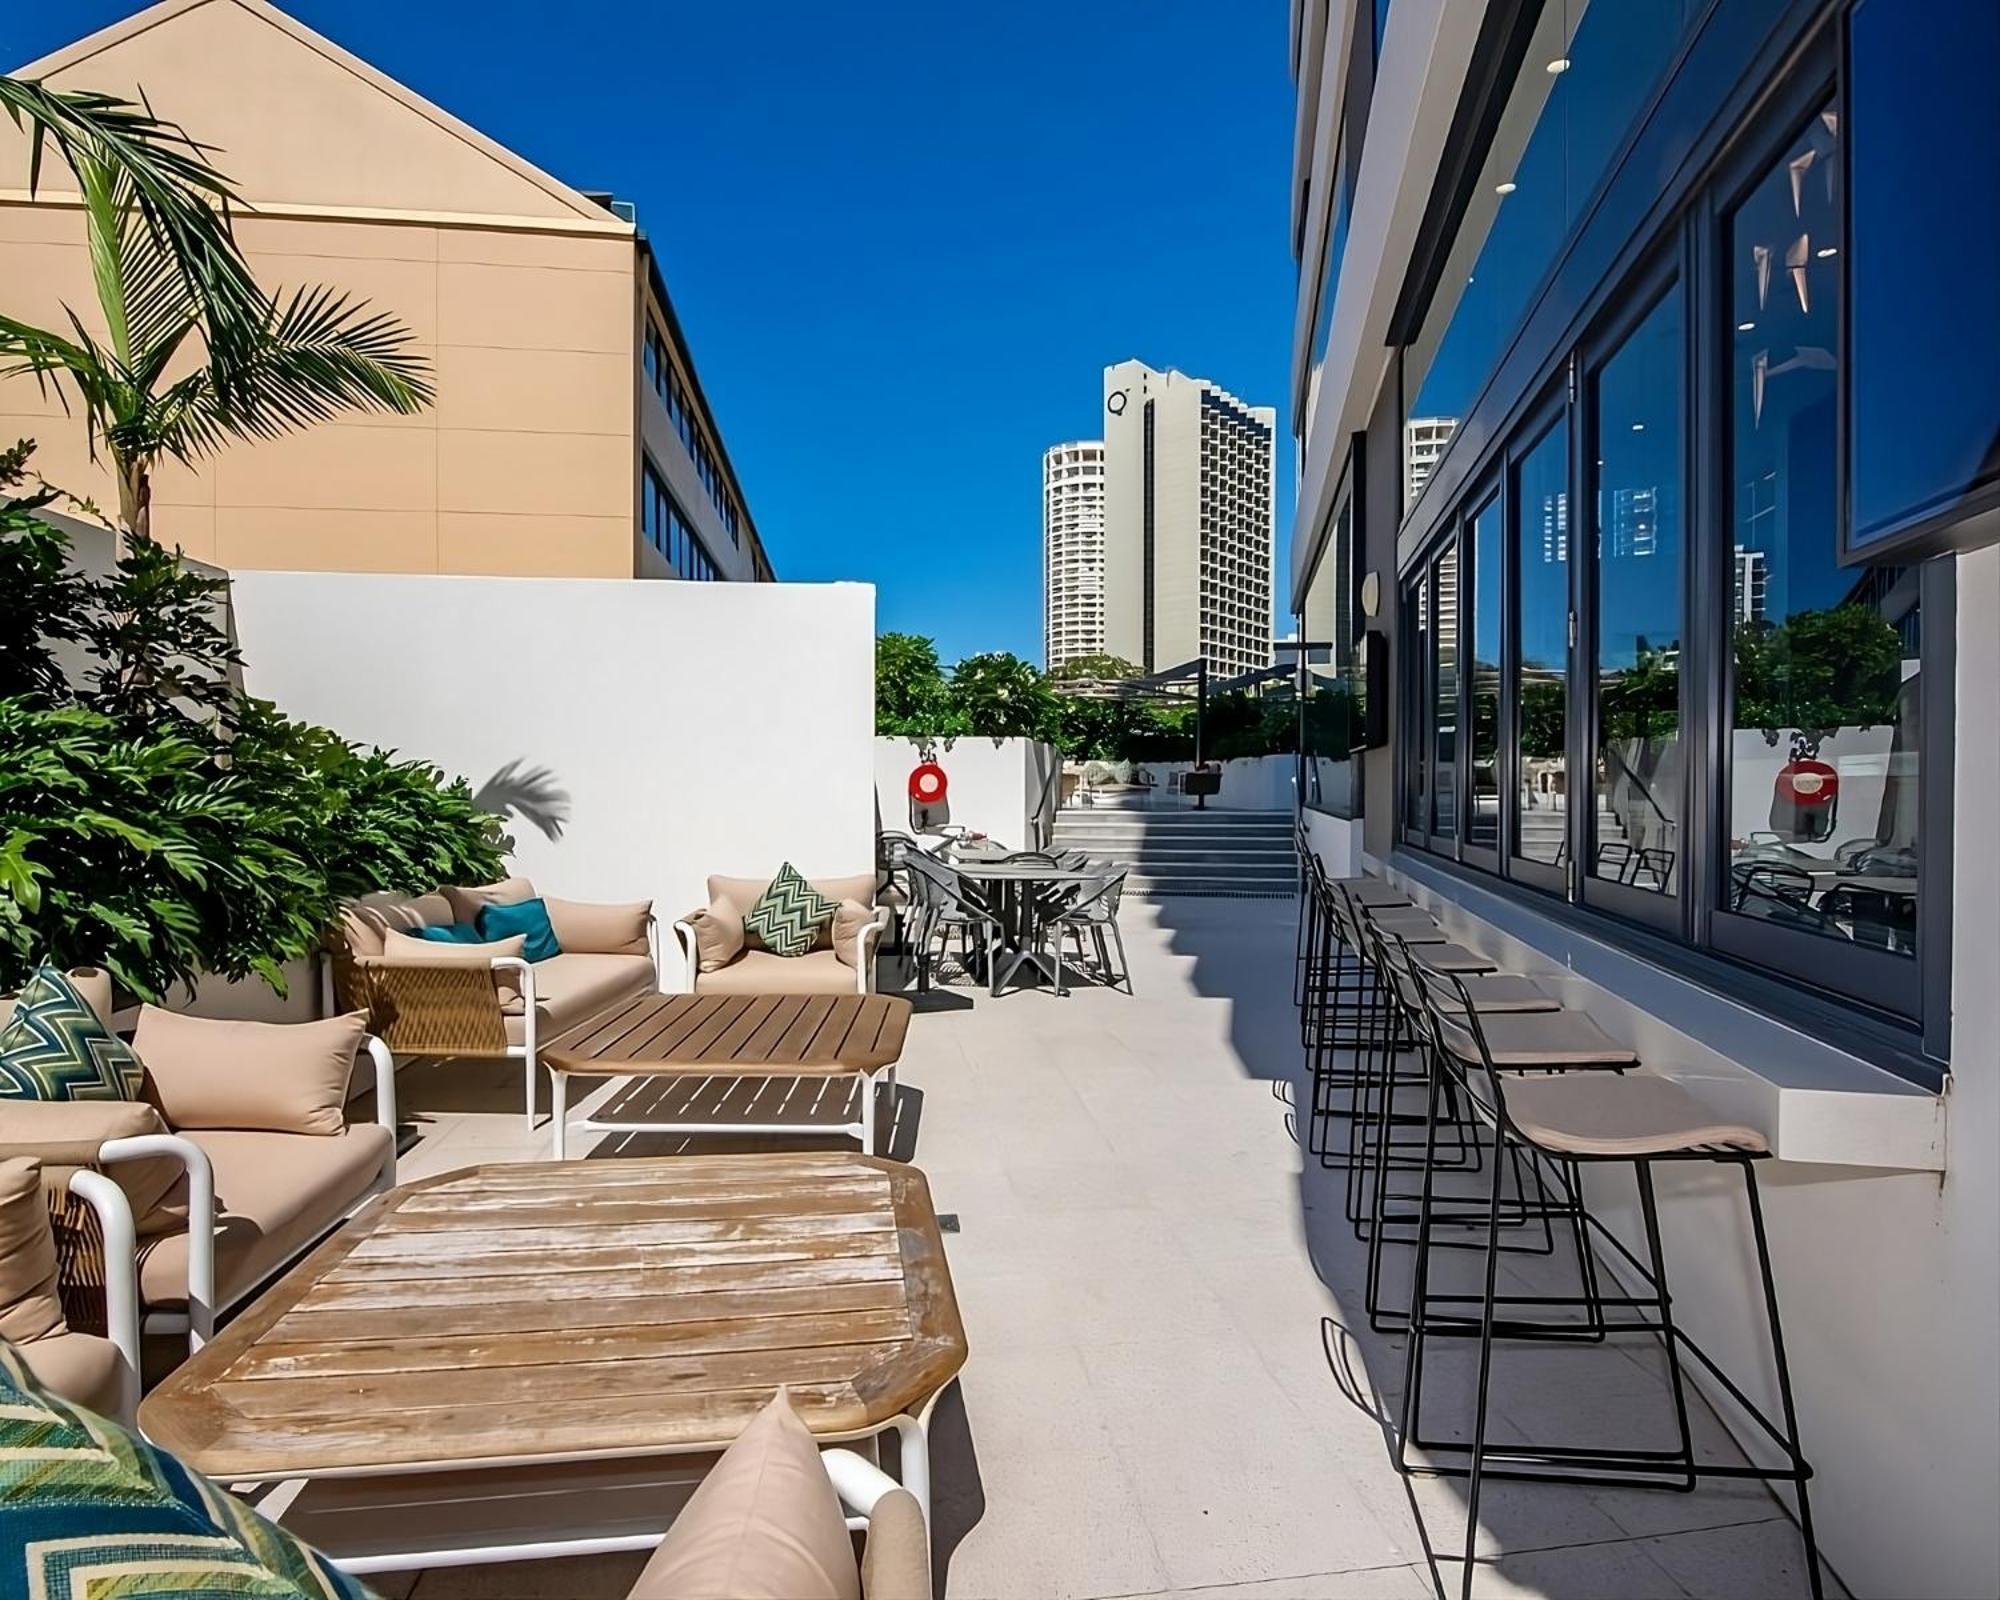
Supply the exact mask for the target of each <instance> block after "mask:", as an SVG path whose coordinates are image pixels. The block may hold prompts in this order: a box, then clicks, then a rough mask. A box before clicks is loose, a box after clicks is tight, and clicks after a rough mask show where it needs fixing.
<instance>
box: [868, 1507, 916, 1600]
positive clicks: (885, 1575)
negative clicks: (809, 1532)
mask: <svg viewBox="0 0 2000 1600" xmlns="http://www.w3.org/2000/svg"><path fill="white" fill-rule="evenodd" d="M930 1556H931V1534H930V1529H928V1528H926V1527H925V1526H924V1511H923V1507H922V1506H920V1505H918V1504H917V1497H916V1496H915V1495H913V1494H911V1493H910V1491H909V1490H908V1489H891V1490H890V1491H889V1492H888V1493H887V1494H885V1495H883V1496H882V1498H881V1499H880V1500H877V1501H876V1502H875V1509H874V1510H873V1511H871V1512H869V1513H868V1540H867V1543H866V1544H864V1545H863V1546H862V1549H861V1592H862V1594H863V1595H864V1596H866V1597H867V1600H931V1560H930Z"/></svg>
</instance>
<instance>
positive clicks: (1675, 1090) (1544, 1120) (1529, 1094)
mask: <svg viewBox="0 0 2000 1600" xmlns="http://www.w3.org/2000/svg"><path fill="white" fill-rule="evenodd" d="M1506 1095H1507V1117H1508V1120H1509V1121H1511V1122H1512V1123H1513V1124H1514V1126H1515V1127H1516V1128H1517V1129H1518V1130H1519V1131H1520V1133H1521V1135H1522V1137H1523V1138H1526V1139H1528V1140H1530V1141H1532V1142H1533V1143H1535V1144H1538V1145H1540V1146H1541V1147H1542V1148H1543V1149H1545V1150H1558V1151H1561V1152H1562V1153H1564V1154H1565V1155H1577V1156H1623V1157H1632V1156H1660V1155H1671V1154H1675V1153H1677V1152H1679V1151H1683V1150H1698V1149H1701V1148H1702V1147H1703V1146H1706V1145H1720V1146H1722V1147H1724V1148H1725V1149H1729V1150H1752V1151H1763V1150H1767V1149H1768V1148H1769V1146H1768V1145H1767V1144H1766V1143H1765V1140H1764V1136H1763V1135H1762V1134H1761V1133H1759V1132H1758V1131H1757V1130H1756V1129H1755V1128H1746V1127H1743V1126H1741V1125H1740V1124H1738V1123H1734V1122H1724V1121H1722V1120H1721V1119H1719V1118H1718V1117H1716V1116H1715V1114H1714V1113H1713V1112H1711V1111H1710V1110H1709V1109H1708V1107H1706V1106H1704V1105H1703V1104H1702V1103H1701V1102H1700V1101H1699V1100H1697V1099H1695V1097H1694V1096H1693V1095H1691V1094H1689V1093H1688V1092H1687V1090H1685V1089H1683V1088H1682V1087H1681V1086H1680V1085H1679V1084H1677V1083H1674V1082H1673V1081H1671V1080H1670V1079H1667V1078H1658V1077H1654V1076H1653V1075H1652V1074H1650V1073H1644V1072H1637V1073H1631V1074H1628V1075H1625V1076H1618V1075H1614V1074H1611V1073H1598V1072H1592V1073H1558V1074H1556V1075H1555V1076H1553V1077H1547V1078H1509V1079H1508V1080H1507V1088H1506Z"/></svg>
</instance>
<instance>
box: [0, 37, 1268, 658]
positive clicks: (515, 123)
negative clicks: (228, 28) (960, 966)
mask: <svg viewBox="0 0 2000 1600" xmlns="http://www.w3.org/2000/svg"><path fill="white" fill-rule="evenodd" d="M134 9H136V6H135V5H133V4H131V3H129V0H40V3H38V4H35V5H32V6H19V7H9V8H7V14H6V15H4V16H0V63H5V64H6V65H10V66H11V65H16V64H19V63H21V62H24V61H27V60H30V59H32V58H34V57H35V56H37V55H39V54H41V53H43V52H45V51H47V50H49V49H52V48H54V47H55V46H57V45H60V44H63V43H66V42H68V41H69V40H71V39H73V38H76V37H78V36H79V35H81V34H83V33H86V32H88V31H90V30H92V29H94V28H98V27H101V26H103V25H104V24H105V23H107V22H110V21H114V20H116V19H117V18H119V17H121V16H124V15H126V14H128V13H129V12H131V11H132V10H134ZM287 9H289V10H291V11H292V12H293V13H294V14H295V15H297V16H298V17H300V18H301V19H302V20H303V21H305V22H306V23H308V24H309V25H310V26H312V27H314V28H317V29H318V30H320V31H321V32H323V33H326V34H328V35H329V36H331V37H332V38H334V39H335V40H337V41H338V42H339V43H341V44H343V45H345V46H346V47H347V48H349V49H351V50H353V51H355V52H357V53H358V54H360V55H363V56H365V57H367V58H368V59H369V60H371V61H373V62H374V63H375V64H376V65H378V66H380V67H381V68H382V69H383V70H384V71H386V72H388V73H390V74H391V75H392V76H394V77H397V78H399V79H401V80H402V81H403V82H405V83H407V84H409V85H410V86H411V87H413V88H414V89H416V90H417V91H418V92H420V93H422V94H424V95H426V96H428V97H429V98H431V99H433V100H435V101H437V102H438V103H439V104H441V105H443V106H444V107H445V108H446V109H448V110H450V111H452V112H454V113H455V114H457V115H458V116H460V117H463V118H465V119H466V120H467V121H469V122H471V123H473V124H475V125H476V126H478V127H480V128H481V129H483V130H484V131H486V132H487V133H489V134H491V135H492V136H493V137H494V138H496V139H498V140H500V141H501V142H502V143H504V144H507V145H509V146H511V147H513V148H514V149H516V150H518V151H520V152H521V153H522V154H523V155H525V156H527V157H528V158H529V159H530V160H532V161H534V162H536V163H537V164H539V165H541V166H543V167H545V168H547V169H548V170H549V171H551V172H553V173H554V174H556V176H558V177H560V178H562V179H564V180H565V181H567V182H569V183H571V184H574V185H576V186H577V187H579V188H592V189H610V190H613V191H615V192H616V193H618V194H619V195H620V196H623V197H626V198H629V199H631V200H633V201H634V202H636V203H637V205H638V207H639V217H640V222H641V224H642V225H643V226H644V227H645V229H646V231H647V233H648V234H649V236H650V237H651V238H652V240H653V242H654V245H655V247H656V248H657V249H658V251H659V252H660V256H661V259H662V261H663V263H664V265H665V269H666V275H667V282H668V287H669V290H670V292H671V293H672V295H673V297H674V302H675V305H676V307H677V308H678V309H679V311H680V314H681V317H682V320H683V323H684V325H685V326H686V328H687V330H688V337H689V339H690V340H691V342H692V344H693V346H694V352H695V359H696V362H697V364H698V366H699V367H700V370H701V374H702V381H703V383H704V385H705V386H706V388H707V390H708V393H709V396H710V399H711V401H712V402H713V403H714V405H715V406H716V408H717V411H718V413H719V416H720V421H721V425H722V430H723V434H724V437H725V439H726V441H727V443H728V447H729V451H730V454H731V457H732V458H733V459H734V461H735V463H736V467H737V471H738V473H739V475H740V476H741V478H742V480H743V483H744V487H745V490H746V492H747V494H748V497H749V500H750V505H751V510H752V513H753V515H754V516H755V518H756V521H757V524H758V526H759V528H760V529H761V530H762V532H763V534H764V537H765V540H766V542H767V544H768V545H769V547H770V550H771V555H772V560H773V562H774V564H775V565H776V567H777V570H778V573H779V575H780V576H781V577H783V578H792V579H802V580H811V579H835V578H859V579H866V580H869V581H872V582H874V583H875V584H877V585H878V587H879V591H880V610H879V621H880V625H881V626H882V627H884V628H898V629H905V630H910V631H914V632H920V633H928V634H930V635H932V636H933V637H935V638H936V639H937V641H938V645H939V648H940V650H941V651H942V652H943V654H944V656H945V658H946V659H947V660H952V659H955V658H956V657H957V656H959V655H961V654H965V653H969V652H971V651H974V650H985V649H1011V650H1016V651H1019V652H1020V653H1022V654H1023V655H1027V656H1029V657H1031V658H1034V659H1039V656H1040V650H1041V609H1040V608H1041V567H1040V550H1039V543H1040V511H1039V501H1040V478H1039V474H1040V457H1041V451H1042V450H1043V448H1044V447H1045V446H1047V445H1049V444H1051V443H1054V442H1055V441H1057V440H1059V439H1069V438H1076V437H1092V436H1095V434H1096V432H1097V416H1098V409H1099V404H1100V400H1099V383H1100V377H1099V374H1100V369H1101V368H1102V367H1103V366H1104V365H1105V364H1106V363H1107V362H1110V361H1115V360H1121V359H1123V358H1125V357H1127V356H1137V357H1139V358H1140V359H1141V360H1144V361H1148V362H1151V363H1152V364H1154V365H1155V366H1177V367H1180V368H1181V369H1183V370H1184V371H1188V372H1193V373H1198V374H1200V375H1202V376H1204V377H1210V378H1214V379H1215V380H1216V381H1218V382H1220V383H1222V384H1225V385H1226V386H1228V387H1229V388H1231V389H1233V390H1235V391H1236V392H1237V393H1238V394H1240V395H1242V396H1243V397H1244V398H1245V399H1246V400H1248V401H1250V402H1252V403H1254V404H1259V405H1272V406H1276V407H1278V408H1279V413H1280V416H1281V418H1283V419H1286V420H1285V421H1283V422H1281V426H1280V429H1279V434H1280V438H1281V440H1282V441H1283V444H1282V449H1283V451H1284V455H1283V458H1282V459H1281V461H1280V463H1279V470H1278V480H1279V518H1278V527H1279V535H1280V540H1281V542H1282V541H1283V539H1284V537H1285V535H1286V533H1287V532H1288V530H1289V528H1290V522H1291V500H1292V493H1291V488H1292V462H1291V459H1290V449H1291V447H1290V442H1289V421H1288V417H1289V413H1288V407H1287V403H1286V397H1285V387H1286V377H1287V373H1286V368H1287V362H1288V350H1287V345H1288V342H1289V335H1290V330H1291V320H1292V304H1293V271H1294V269H1293V265H1292V261H1291V255H1290V251H1289V246H1288V241H1287V239H1286V226H1287V215H1286V204H1285V198H1286V186H1287V184H1288V182H1289V167H1290V150H1291V121H1292V101H1291V85H1290V82H1289V79H1288V76H1287V72H1286V62H1285V46H1286V37H1285V30H1286V10H1285V5H1284V3H1283V0H1231V3H1230V4H1227V5H1217V4H1215V3H1213V0H1066V3H1064V0H1013V3H1010V4H1007V5H1001V6H972V5H964V4H956V3H952V0H942V3H940V0H881V3H869V0H859V3H852V4H847V5H827V4H824V3H809V0H772V3H769V4H764V5H728V4H724V5H717V4H715V3H713V0H702V3H699V4H682V3H678V0H673V3H665V4H661V3H652V4H647V3H643V0H566V3H565V4H563V5H561V6H558V7H550V6H548V5H547V4H545V3H536V4H524V3H519V0H477V3H475V0H420V3H412V0H290V3H289V4H288V6H287ZM552 20H555V21H558V22H559V26H552V25H551V23H552ZM193 131H194V132H195V133H196V134H197V135H198V134H199V132H200V129H199V128H198V127H196V128H194V129H193ZM226 164H227V163H226V161H225V162H224V165H225V166H226ZM1280 570H1281V571H1283V570H1285V567H1284V564H1283V560H1282V557H1281V560H1280ZM1280 631H1281V632H1282V631H1284V630H1283V628H1282V627H1281V629H1280Z"/></svg>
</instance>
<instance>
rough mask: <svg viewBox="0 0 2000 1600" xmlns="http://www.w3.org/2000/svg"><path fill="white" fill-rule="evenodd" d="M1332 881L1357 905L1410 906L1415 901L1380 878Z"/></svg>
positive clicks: (1385, 907)
mask: <svg viewBox="0 0 2000 1600" xmlns="http://www.w3.org/2000/svg"><path fill="white" fill-rule="evenodd" d="M1333 881H1334V883H1335V884H1336V885H1338V886H1339V887H1340V888H1342V889H1345V890H1346V891H1347V898H1348V899H1350V900H1352V901H1353V902H1354V903H1355V904H1356V905H1358V906H1378V907H1381V908H1383V909H1385V910H1386V909H1387V908H1389V907H1391V906H1410V907H1412V908H1413V909H1414V906H1415V902H1414V901H1413V900H1411V899H1410V897H1409V896H1408V895H1406V894H1404V893H1403V891H1402V890H1401V889H1398V888H1397V887H1396V886H1395V885H1394V884H1393V883H1384V882H1383V881H1382V880H1381V879H1380V878H1335V879H1334V880H1333Z"/></svg>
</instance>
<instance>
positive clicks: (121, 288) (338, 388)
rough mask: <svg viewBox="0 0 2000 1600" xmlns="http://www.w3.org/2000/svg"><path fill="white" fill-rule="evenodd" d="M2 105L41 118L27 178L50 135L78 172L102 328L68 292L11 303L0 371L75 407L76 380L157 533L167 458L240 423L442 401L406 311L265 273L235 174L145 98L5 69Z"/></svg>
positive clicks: (127, 487)
mask: <svg viewBox="0 0 2000 1600" xmlns="http://www.w3.org/2000/svg"><path fill="white" fill-rule="evenodd" d="M0 109H4V110H5V111H6V112H7V114H8V116H9V117H10V118H11V119H12V120H13V122H14V124H15V126H16V127H20V128H23V129H25V130H26V131H27V132H28V133H29V135H30V155H29V173H28V183H29V189H30V192H33V191H34V190H35V189H36V187H37V186H38V184H39V182H40V176H41V165H42V159H43V156H44V154H45V152H46V151H48V150H51V149H52V150H53V151H54V152H55V154H56V155H57V157H58V158H59V159H60V160H61V161H62V162H63V163H64V165H66V166H67V167H68V168H69V169H70V171H71V172H72V173H73V174H74V175H75V177H76V181H77V187H78V191H79V193H80V194H81V196H82V201H83V211H84V223H85V234H86V238H87V241H88V244H89V258H90V265H91V276H92V279H93V282H94V285H95V288H96V292H97V303H98V310H99V312H100V314H101V320H102V332H101V333H93V332H92V331H91V329H90V328H88V327H86V326H85V324H84V322H83V319H82V318H80V317H79V316H77V314H76V313H75V312H74V311H68V308H67V307H65V310H66V311H68V316H69V324H70V325H69V328H68V330H67V331H58V330H56V329H50V328H38V327H35V326H32V325H31V324H28V323H24V322H20V321H17V320H16V319H14V318H12V317H9V316H7V315H5V314H4V313H0V378H4V377H13V376H17V375H22V374H27V373H32V374H34V375H35V377H36V379H37V381H39V382H41V383H44V384H48V383H50V382H52V381H53V383H54V385H55V387H56V389H57V392H58V393H59V394H60V395H61V396H62V398H63V403H64V405H65V406H68V405H69V403H70V399H71V396H72V394H73V395H74V397H75V399H76V401H77V402H78V403H79V404H80V405H81V407H82V409H83V413H84V419H85V422H86V425H87V426H88V429H89V437H90V449H91V454H92V456H93V457H95V456H96V454H97V451H98V449H99V447H100V446H101V447H102V448H103V449H104V451H105V453H106V454H107V455H108V456H109V457H110V460H111V465H112V469H113V471H114V472H115V473H116V475H117V479H118V505H119V515H120V520H121V522H122V523H123V524H124V526H125V527H126V528H127V529H128V530H129V531H130V532H131V533H133V534H135V535H137V536H138V537H140V538H145V539H150V538H151V537H152V474H153V469H154V467H155V466H157V465H158V463H159V462H160V460H161V458H162V457H166V458H170V459H172V460H175V461H180V462H183V463H188V464H192V463H193V462H196V461H198V460H200V459H201V458H203V457H205V456H209V455H213V454H214V453H215V452H216V451H217V450H219V449H221V447H222V446H223V445H224V444H226V443H228V442H229V441H230V440H231V439H242V438H270V437H272V436H274V435H277V434H281V433H287V432H290V431H292V430H294V429H297V428H304V427H309V426H311V425H312V424H313V423H315V422H320V421H324V420H325V419H327V418H329V417H332V416H335V415H338V414H339V413H341V412H343V411H356V410H362V411H389V412H411V411H417V410H420V409H422V408H423V407H424V406H426V405H428V404H429V403H430V401H431V399H432V395H433V390H432V387H431V381H430V364H429V362H428V361H426V360H425V359H424V358H423V357H422V356H421V355H418V354H417V353H416V352H415V351H413V350H412V349H411V348H410V345H411V342H412V335H411V333H410V331H409V330H408V329H407V328H406V327H405V326H404V325H403V324H402V323H401V322H399V321H397V320H396V318H395V317H393V316H391V315H389V314H388V313H387V312H380V311H377V312H370V311H369V310H368V308H367V305H366V303H365V302H357V301H355V300H353V299H352V298H351V297H349V296H347V295H344V294H340V293H338V292H336V291H334V290H332V289H328V288H324V287H313V288H301V289H295V290H293V291H291V293H290V294H289V295H287V296H284V297H283V298H279V297H277V296H273V295H269V294H266V293H265V292H264V291H263V290H262V289H261V288H259V287H258V285H257V282H256V279H255V278H254V277H253V276H252V275H251V272H250V269H249V267H248V266H247V264H246V263H245V262H244V259H243V256H242V253H241V251H240V250H239V249H238V248H237V245H236V240H235V236H234V234H233V232H232V231H231V227H230V208H231V205H232V204H233V203H235V200H236V197H235V195H234V193H233V191H232V190H231V188H230V186H229V182H228V180H227V179H226V178H224V177H223V176H222V175H221V174H220V173H219V172H217V171H216V170H215V168H214V167H212V166H211V165H210V164H209V162H208V160H207V157H208V154H209V151H208V149H207V147H206V146H203V145H200V144H197V143H196V142H195V141H194V140H192V139H190V138H189V137H188V136H187V135H186V133H184V132H183V131H182V130H181V129H180V128H179V127H177V126H176V125H174V124H173V123H170V122H165V121H162V120H160V119H159V118H157V117H155V116H154V115H153V113H152V110H151V108H150V107H148V106H135V105H133V104H131V103H130V102H129V101H124V100H119V99H116V98H115V97H113V96H110V95H101V94H95V93H90V92H87V91H83V92H78V91H64V90H53V89H50V88H48V87H47V86H46V85H43V84H41V83H36V82H30V81H26V80H22V79H17V78H7V77H4V76H0ZM197 346H198V350H197V348H196V347H197ZM170 373H175V374H178V376H172V377H170V376H169V374H170Z"/></svg>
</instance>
